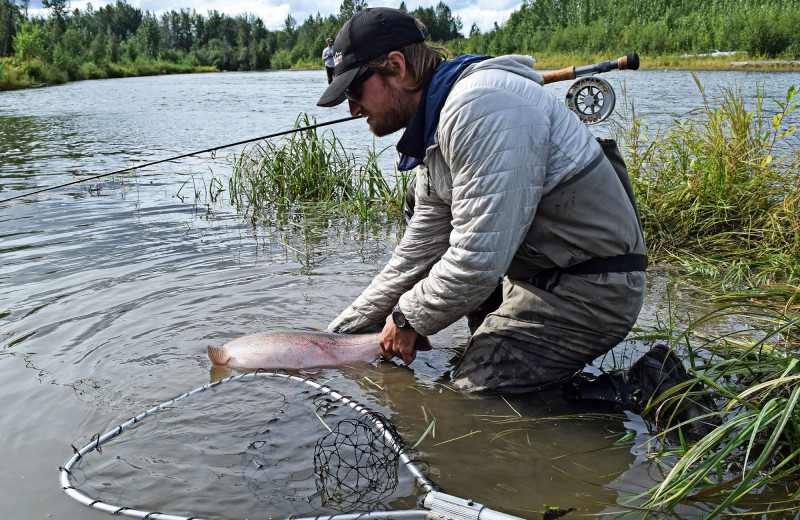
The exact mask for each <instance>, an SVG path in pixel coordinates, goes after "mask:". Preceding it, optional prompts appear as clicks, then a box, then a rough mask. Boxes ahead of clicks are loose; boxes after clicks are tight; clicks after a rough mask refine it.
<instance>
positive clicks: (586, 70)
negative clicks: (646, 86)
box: [542, 52, 639, 84]
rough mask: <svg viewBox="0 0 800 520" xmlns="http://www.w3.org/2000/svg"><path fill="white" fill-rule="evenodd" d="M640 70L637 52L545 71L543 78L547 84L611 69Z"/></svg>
mask: <svg viewBox="0 0 800 520" xmlns="http://www.w3.org/2000/svg"><path fill="white" fill-rule="evenodd" d="M614 69H619V70H639V55H638V54H636V53H635V52H632V53H630V54H628V55H627V56H622V57H621V58H617V59H616V60H608V61H600V62H597V63H595V64H594V65H584V66H583V67H567V68H565V69H559V70H554V71H551V72H543V73H542V78H543V79H544V82H545V84H547V83H555V82H556V81H565V80H569V79H575V78H578V77H581V76H590V75H592V74H598V73H601V72H608V71H610V70H614Z"/></svg>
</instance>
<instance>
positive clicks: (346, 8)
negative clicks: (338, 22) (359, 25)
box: [339, 0, 368, 21]
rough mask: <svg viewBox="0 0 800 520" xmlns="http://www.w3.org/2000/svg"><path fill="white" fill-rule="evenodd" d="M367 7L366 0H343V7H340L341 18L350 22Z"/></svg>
mask: <svg viewBox="0 0 800 520" xmlns="http://www.w3.org/2000/svg"><path fill="white" fill-rule="evenodd" d="M367 7H368V6H367V2H365V1H364V0H343V1H342V5H340V6H339V18H341V19H342V21H346V20H349V19H350V18H351V17H352V16H353V15H354V14H356V13H357V12H359V11H363V10H364V9H365V8H367Z"/></svg>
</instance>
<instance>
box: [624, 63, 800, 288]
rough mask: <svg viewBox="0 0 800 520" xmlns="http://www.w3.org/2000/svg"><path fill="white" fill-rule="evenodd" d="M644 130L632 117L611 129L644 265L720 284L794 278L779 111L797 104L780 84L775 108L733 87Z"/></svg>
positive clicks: (791, 198) (799, 212) (791, 196)
mask: <svg viewBox="0 0 800 520" xmlns="http://www.w3.org/2000/svg"><path fill="white" fill-rule="evenodd" d="M695 81H696V83H697V86H698V88H699V89H700V91H701V92H702V94H703V99H704V105H703V106H702V107H700V108H698V109H696V110H693V111H692V112H690V113H689V114H688V115H687V117H686V118H685V119H683V120H676V121H674V123H673V124H672V125H671V126H670V127H668V128H667V129H666V130H663V129H661V128H659V129H658V130H657V131H656V133H655V135H654V136H652V137H651V136H649V135H648V132H647V128H646V123H645V122H644V121H642V120H641V119H640V118H637V117H636V116H635V114H634V115H633V116H632V120H631V121H630V122H629V124H628V125H627V126H626V127H625V128H622V129H621V130H620V132H619V134H620V136H619V138H620V141H621V143H622V148H623V152H624V153H626V155H627V157H628V166H629V172H630V174H631V177H632V179H631V180H632V183H633V185H634V190H635V192H636V196H637V199H638V203H639V206H640V212H641V215H642V220H643V224H644V230H645V237H646V239H647V243H648V249H649V251H650V254H651V257H652V258H653V260H654V261H670V262H677V263H679V264H682V265H683V266H684V267H686V268H688V269H689V270H690V271H693V272H697V273H701V274H704V275H707V276H710V277H713V278H715V279H717V280H719V281H721V282H722V283H723V285H726V286H733V285H740V284H751V285H756V284H762V283H769V282H773V281H776V280H783V281H792V280H794V279H796V278H797V277H798V275H800V270H799V267H798V258H800V147H798V146H797V143H796V141H794V140H793V138H794V137H796V136H793V135H792V134H793V133H794V131H795V129H796V127H795V126H791V127H789V128H786V126H787V125H785V124H784V122H785V118H786V116H788V115H789V114H790V113H791V112H793V111H794V110H796V109H797V108H798V107H799V106H800V96H796V94H797V88H796V87H791V88H789V89H788V91H787V94H786V99H785V100H784V101H777V100H776V101H775V103H776V104H777V107H778V109H777V111H776V112H775V113H770V112H768V111H767V110H765V109H764V92H763V89H762V88H758V87H757V92H756V96H755V100H754V101H752V105H753V106H752V107H748V106H747V104H748V103H746V100H745V96H744V94H743V93H742V90H741V88H734V87H725V88H723V89H722V93H721V95H720V96H719V97H718V98H716V99H714V100H711V101H709V98H708V96H707V94H706V91H705V89H704V88H703V86H702V85H701V83H700V81H699V80H697V77H696V76H695Z"/></svg>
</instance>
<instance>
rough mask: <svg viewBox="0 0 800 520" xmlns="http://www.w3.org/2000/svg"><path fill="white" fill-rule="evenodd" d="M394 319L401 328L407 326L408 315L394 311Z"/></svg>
mask: <svg viewBox="0 0 800 520" xmlns="http://www.w3.org/2000/svg"><path fill="white" fill-rule="evenodd" d="M392 321H394V324H395V325H397V326H398V327H400V328H401V329H402V328H403V327H405V326H406V317H405V316H403V313H402V312H400V311H394V312H393V313H392Z"/></svg>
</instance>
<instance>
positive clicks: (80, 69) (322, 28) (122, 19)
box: [0, 0, 462, 80]
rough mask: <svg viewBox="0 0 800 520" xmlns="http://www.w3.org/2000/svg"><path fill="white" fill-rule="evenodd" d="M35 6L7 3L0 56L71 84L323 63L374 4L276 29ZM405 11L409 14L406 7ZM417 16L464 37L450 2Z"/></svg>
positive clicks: (213, 18)
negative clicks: (35, 12) (37, 10)
mask: <svg viewBox="0 0 800 520" xmlns="http://www.w3.org/2000/svg"><path fill="white" fill-rule="evenodd" d="M28 1H29V0H0V57H14V58H16V59H17V60H23V61H28V62H29V63H31V62H35V63H32V69H31V72H32V73H33V74H34V75H35V76H42V75H44V74H45V73H46V72H47V70H48V69H54V71H55V72H56V73H58V72H62V73H64V74H65V75H66V77H65V78H63V79H64V80H75V79H85V78H87V77H105V76H109V75H111V76H114V75H125V74H127V73H128V72H130V73H136V71H135V70H133V69H131V67H132V66H134V65H135V64H137V63H141V64H147V65H148V66H150V67H151V68H152V67H155V68H156V69H157V68H159V67H161V66H163V65H164V64H165V63H170V64H176V65H181V66H184V67H185V68H188V69H197V68H201V69H202V68H209V69H214V70H264V69H270V68H272V69H284V68H289V67H292V66H304V65H305V66H309V65H310V66H322V61H321V60H320V58H319V56H320V55H321V53H322V49H323V47H324V46H325V39H326V38H327V37H335V35H336V33H338V32H339V29H341V27H342V25H343V24H344V22H345V21H346V20H347V19H349V18H350V17H351V16H352V15H353V14H355V13H356V12H358V11H360V10H361V9H363V8H365V7H367V4H366V2H365V1H364V0H343V2H342V4H341V6H340V10H339V13H338V14H337V15H330V16H328V17H322V16H321V15H320V14H319V13H317V15H316V16H309V17H308V19H306V20H305V21H304V22H303V23H302V24H298V23H297V21H296V20H295V19H294V17H293V16H292V15H291V14H289V15H288V16H287V17H286V19H285V20H283V21H282V22H280V21H276V20H269V21H267V23H268V24H272V25H273V26H275V25H278V26H279V27H280V28H278V29H276V30H270V29H268V28H267V24H265V22H264V21H263V20H262V19H261V18H259V17H257V16H255V15H252V14H246V13H245V14H241V15H238V16H230V15H227V14H223V13H220V12H218V11H216V10H212V11H209V12H208V13H207V14H201V13H198V12H197V11H195V10H194V9H181V10H178V11H175V10H172V11H169V12H165V13H162V14H159V15H156V14H153V13H151V12H149V11H145V12H143V11H141V10H140V9H138V8H135V7H132V6H131V5H129V4H127V3H125V2H124V1H122V0H117V2H116V3H114V4H109V5H106V6H104V7H100V8H99V9H95V8H93V7H92V5H91V4H89V5H88V6H87V8H86V9H85V10H79V9H75V10H73V11H71V12H70V11H69V10H68V9H67V5H68V0H43V2H42V3H43V5H44V6H45V7H47V8H48V9H49V10H50V16H48V17H46V18H44V17H29V16H28V5H27V3H28ZM400 8H401V9H404V10H406V11H408V9H406V7H405V4H404V3H403V4H401V6H400ZM410 12H411V13H412V14H413V15H414V16H416V17H417V18H419V19H420V20H422V21H423V22H424V23H425V25H426V26H427V28H428V32H429V37H430V38H431V39H432V40H435V41H448V40H452V39H454V38H457V37H460V36H461V35H460V33H459V31H460V30H461V25H462V24H461V20H460V19H459V18H458V17H453V14H452V12H451V11H450V8H449V7H448V6H447V5H445V4H444V3H443V2H440V3H439V4H438V5H437V6H436V7H426V8H423V7H420V8H417V9H415V10H413V11H410ZM275 22H278V23H277V24H276V23H275ZM114 64H119V65H129V66H131V67H128V68H127V69H126V68H125V67H115V66H114ZM51 71H52V70H51ZM140 72H141V71H140ZM157 72H158V71H154V73H157ZM36 79H45V78H41V77H37V78H36Z"/></svg>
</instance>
